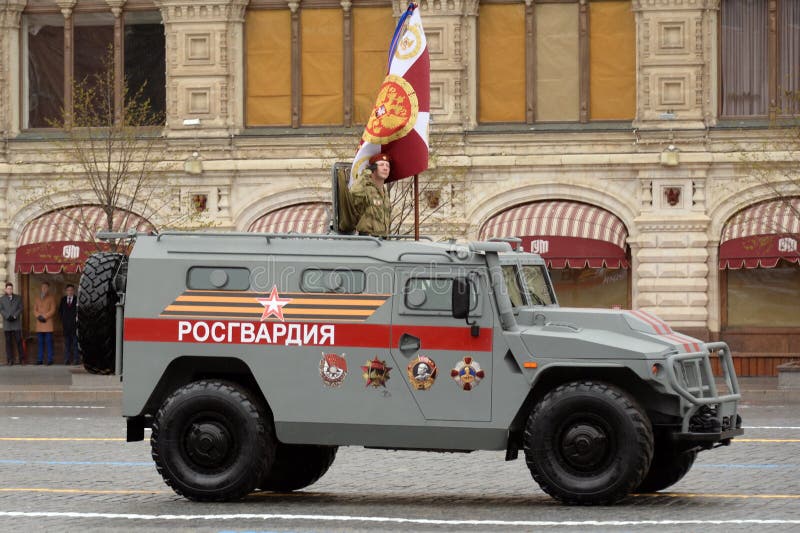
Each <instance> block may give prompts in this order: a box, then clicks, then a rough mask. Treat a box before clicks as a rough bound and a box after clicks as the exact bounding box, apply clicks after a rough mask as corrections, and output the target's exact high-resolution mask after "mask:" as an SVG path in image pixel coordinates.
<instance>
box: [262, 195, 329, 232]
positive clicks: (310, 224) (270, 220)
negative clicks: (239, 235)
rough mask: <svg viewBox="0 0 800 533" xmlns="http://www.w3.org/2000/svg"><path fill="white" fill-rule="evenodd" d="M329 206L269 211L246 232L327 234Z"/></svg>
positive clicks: (296, 206)
mask: <svg viewBox="0 0 800 533" xmlns="http://www.w3.org/2000/svg"><path fill="white" fill-rule="evenodd" d="M330 220H331V204H329V203H326V202H312V203H307V204H295V205H290V206H288V207H284V208H282V209H277V210H275V211H271V212H269V213H267V214H266V215H263V216H262V217H260V218H258V219H256V220H255V221H254V222H253V223H252V224H250V228H249V229H248V231H252V232H256V233H327V232H328V228H329V226H330Z"/></svg>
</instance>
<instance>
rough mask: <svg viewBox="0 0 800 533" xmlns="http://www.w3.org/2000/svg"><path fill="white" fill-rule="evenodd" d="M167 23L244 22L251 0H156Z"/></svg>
mask: <svg viewBox="0 0 800 533" xmlns="http://www.w3.org/2000/svg"><path fill="white" fill-rule="evenodd" d="M154 3H155V4H156V7H158V8H159V9H160V10H161V17H162V18H163V19H164V23H165V24H170V23H175V22H243V21H244V12H245V9H246V8H247V4H248V3H249V0H202V1H200V2H194V1H191V0H154Z"/></svg>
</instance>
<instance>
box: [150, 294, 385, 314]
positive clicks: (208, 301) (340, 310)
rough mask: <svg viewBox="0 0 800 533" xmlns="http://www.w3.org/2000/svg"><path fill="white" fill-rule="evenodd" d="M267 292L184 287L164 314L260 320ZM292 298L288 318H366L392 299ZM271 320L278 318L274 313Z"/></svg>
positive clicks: (286, 311)
mask: <svg viewBox="0 0 800 533" xmlns="http://www.w3.org/2000/svg"><path fill="white" fill-rule="evenodd" d="M269 295H270V294H269V293H268V292H250V291H199V290H195V291H191V290H190V291H184V293H183V294H181V295H180V296H178V297H177V298H176V299H175V301H173V302H172V303H171V304H170V305H168V306H167V307H166V308H164V311H163V312H162V313H161V316H180V317H196V318H222V319H228V318H233V319H244V320H260V319H261V316H262V314H263V313H264V306H263V305H262V304H261V303H260V302H259V301H258V300H257V298H269ZM278 296H279V297H280V298H290V299H291V302H289V303H288V304H286V305H284V306H283V317H284V319H285V320H286V321H287V322H291V321H295V320H311V321H317V322H325V321H328V322H330V321H348V322H363V321H364V320H367V319H368V318H369V317H370V316H372V314H373V313H374V312H375V311H376V310H377V309H378V308H379V307H380V306H381V305H383V304H384V302H386V300H388V299H389V296H390V295H389V294H338V293H308V292H283V293H279V294H278ZM268 320H270V321H274V320H277V319H276V318H275V317H274V316H271V317H269V319H268Z"/></svg>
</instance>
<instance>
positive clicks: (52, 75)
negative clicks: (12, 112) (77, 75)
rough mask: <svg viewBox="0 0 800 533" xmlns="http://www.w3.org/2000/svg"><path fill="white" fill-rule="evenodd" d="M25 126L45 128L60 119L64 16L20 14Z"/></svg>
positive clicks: (62, 83) (62, 96)
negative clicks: (22, 21) (25, 74)
mask: <svg viewBox="0 0 800 533" xmlns="http://www.w3.org/2000/svg"><path fill="white" fill-rule="evenodd" d="M24 27H25V33H24V38H25V39H26V41H25V47H26V50H27V56H28V57H27V65H26V66H27V77H26V80H25V83H26V85H27V90H26V91H25V94H26V96H27V98H26V106H27V113H26V116H25V118H26V122H25V127H28V128H47V127H50V121H56V122H60V121H61V108H62V107H63V105H64V17H63V16H61V14H57V15H26V16H25V18H24Z"/></svg>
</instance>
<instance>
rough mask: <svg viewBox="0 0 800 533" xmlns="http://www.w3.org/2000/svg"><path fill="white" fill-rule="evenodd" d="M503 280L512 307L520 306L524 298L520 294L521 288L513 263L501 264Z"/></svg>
mask: <svg viewBox="0 0 800 533" xmlns="http://www.w3.org/2000/svg"><path fill="white" fill-rule="evenodd" d="M503 280H504V281H505V282H506V291H507V292H508V297H509V299H510V300H511V305H512V306H514V307H522V306H523V305H525V300H524V298H523V296H522V288H521V287H520V285H519V278H518V277H517V269H516V267H515V266H514V265H503Z"/></svg>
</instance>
